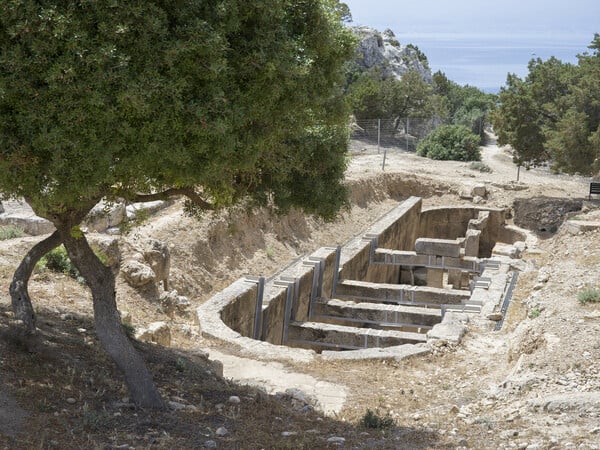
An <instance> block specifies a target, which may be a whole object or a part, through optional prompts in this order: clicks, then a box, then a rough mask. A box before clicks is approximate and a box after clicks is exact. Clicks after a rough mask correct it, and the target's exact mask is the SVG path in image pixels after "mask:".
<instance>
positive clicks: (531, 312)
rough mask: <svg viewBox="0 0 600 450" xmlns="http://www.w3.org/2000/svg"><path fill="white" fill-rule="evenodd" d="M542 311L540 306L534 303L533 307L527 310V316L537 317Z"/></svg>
mask: <svg viewBox="0 0 600 450" xmlns="http://www.w3.org/2000/svg"><path fill="white" fill-rule="evenodd" d="M541 313H542V309H541V308H540V305H536V306H534V307H533V308H531V310H529V314H528V316H529V318H530V319H537V318H538V317H540V314H541Z"/></svg>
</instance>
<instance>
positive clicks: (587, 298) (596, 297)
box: [577, 287, 600, 305]
mask: <svg viewBox="0 0 600 450" xmlns="http://www.w3.org/2000/svg"><path fill="white" fill-rule="evenodd" d="M577 300H579V303H581V304H582V305H585V304H587V303H600V289H596V288H592V287H588V288H585V289H584V290H583V291H581V292H580V293H579V294H577Z"/></svg>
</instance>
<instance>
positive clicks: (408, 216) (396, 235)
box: [198, 197, 523, 345]
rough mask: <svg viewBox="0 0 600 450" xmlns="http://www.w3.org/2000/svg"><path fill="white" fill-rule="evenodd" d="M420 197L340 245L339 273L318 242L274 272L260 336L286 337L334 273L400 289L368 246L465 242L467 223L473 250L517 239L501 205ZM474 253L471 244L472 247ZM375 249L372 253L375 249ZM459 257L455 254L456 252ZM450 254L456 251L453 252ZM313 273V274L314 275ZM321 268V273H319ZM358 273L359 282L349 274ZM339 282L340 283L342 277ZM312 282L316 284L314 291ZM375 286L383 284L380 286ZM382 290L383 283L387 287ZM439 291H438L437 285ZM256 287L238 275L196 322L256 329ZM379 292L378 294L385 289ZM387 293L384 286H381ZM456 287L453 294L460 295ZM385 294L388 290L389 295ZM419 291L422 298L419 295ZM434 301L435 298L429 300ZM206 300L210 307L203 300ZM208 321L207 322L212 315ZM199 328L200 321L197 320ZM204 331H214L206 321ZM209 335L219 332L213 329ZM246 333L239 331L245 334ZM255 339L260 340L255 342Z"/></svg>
mask: <svg viewBox="0 0 600 450" xmlns="http://www.w3.org/2000/svg"><path fill="white" fill-rule="evenodd" d="M421 207H422V200H421V199H420V198H418V197H411V198H409V199H408V200H406V201H404V202H403V203H402V204H400V205H399V206H397V207H396V208H394V209H393V210H392V211H390V212H389V213H388V214H386V215H385V216H384V217H382V218H381V219H380V220H378V221H377V222H376V223H375V224H373V225H372V226H371V227H370V228H369V229H368V230H366V231H365V233H364V234H363V235H362V236H360V237H357V238H355V239H352V240H351V241H349V242H348V243H347V244H346V245H344V246H343V247H342V248H341V251H340V265H339V272H338V275H339V276H338V277H337V278H336V277H335V276H334V271H335V269H336V264H335V263H336V257H337V252H336V249H334V248H331V247H324V248H321V249H319V250H317V251H316V252H314V253H313V254H311V255H310V256H308V257H306V258H303V259H300V260H297V261H295V262H294V263H293V264H292V265H290V266H289V267H287V268H286V269H284V270H283V271H282V272H280V273H278V274H277V275H276V276H274V277H273V278H272V279H270V280H268V281H267V282H266V283H265V290H264V298H263V304H262V311H261V313H262V317H261V320H262V323H261V327H260V339H261V340H262V341H264V342H262V344H265V345H266V343H270V344H276V345H281V344H285V342H284V341H285V330H286V324H287V326H288V330H289V324H290V321H298V322H308V321H310V320H311V315H310V304H311V299H314V300H318V299H329V298H332V297H333V294H332V291H334V289H333V287H334V285H333V283H334V280H336V279H337V280H339V282H340V283H341V284H338V285H337V286H336V288H339V289H340V292H341V291H343V289H344V288H345V287H347V285H348V282H350V283H355V284H356V283H357V282H358V283H359V284H360V283H390V287H389V289H391V290H394V289H396V290H398V286H394V284H395V283H398V282H399V270H400V268H401V266H398V265H396V266H394V265H384V264H371V256H372V252H373V253H374V252H375V250H376V249H377V248H381V249H386V250H389V251H388V253H390V251H392V252H391V253H393V251H394V250H396V251H406V252H412V251H413V250H414V249H415V242H416V241H417V238H429V239H444V240H449V241H450V240H456V241H457V243H456V244H455V245H456V246H457V248H458V246H459V245H460V244H459V243H458V242H459V241H460V242H462V241H466V238H465V236H466V235H467V234H468V233H467V230H468V229H469V230H470V231H473V232H475V233H479V255H478V256H479V257H488V256H490V254H491V249H492V248H493V246H494V245H495V243H496V242H507V243H513V242H515V241H516V240H523V235H522V233H521V232H519V231H518V230H516V229H513V228H511V227H506V226H505V225H504V220H505V217H506V214H505V211H504V210H501V209H490V208H476V207H467V208H462V207H461V208H430V209H427V210H424V211H421ZM474 252H476V250H474ZM373 256H374V255H373ZM462 257H463V256H462V255H460V256H459V258H462ZM455 259H456V258H455ZM315 272H316V274H315ZM321 273H322V275H321ZM352 280H357V281H352ZM344 283H345V284H344ZM313 287H316V289H317V290H316V291H315V292H313ZM404 288H407V289H409V290H410V292H409V293H406V295H409V294H410V296H411V298H412V297H415V299H413V300H414V301H417V300H419V299H417V298H416V296H425V297H426V299H428V300H427V301H429V302H431V301H432V298H433V297H432V295H433V293H435V292H437V291H435V292H434V291H432V289H433V288H417V287H406V286H405V287H404ZM379 289H380V291H381V292H384V291H385V290H381V287H380V288H379ZM389 289H388V290H389ZM288 290H289V291H290V293H291V295H292V298H293V303H292V304H291V305H290V307H291V309H290V313H289V316H288V317H287V318H286V302H287V299H288ZM442 291H443V292H442ZM257 292H258V287H257V284H256V283H253V282H249V281H248V280H246V281H244V279H241V280H238V281H237V282H235V283H234V284H233V285H232V286H231V287H230V288H228V289H226V290H225V291H223V292H221V293H219V294H218V295H217V296H215V297H213V298H212V299H210V300H209V301H208V302H207V303H206V304H205V305H202V306H201V307H200V308H199V310H198V318H199V321H200V322H202V321H203V320H204V317H203V316H201V315H202V314H204V313H205V312H207V311H208V312H212V313H213V314H214V311H218V312H219V318H218V319H214V318H213V319H210V320H209V321H208V322H209V324H210V323H212V322H215V323H216V322H220V323H222V325H223V326H225V327H228V331H227V333H225V334H226V335H227V336H229V335H231V334H232V333H233V335H234V336H237V337H236V339H241V338H244V337H252V336H254V332H255V330H254V326H255V310H256V298H257V297H256V296H257ZM386 292H387V291H385V292H384V293H386ZM440 293H443V294H444V298H443V299H440V300H439V301H440V302H442V303H452V302H449V300H448V298H446V294H447V292H446V291H445V290H441V291H440ZM457 293H458V294H460V295H459V297H457V299H456V301H458V302H461V301H464V300H465V298H468V296H469V293H468V291H457ZM387 294H389V292H388V293H387ZM458 294H457V295H458ZM390 295H391V294H390ZM425 297H424V300H423V301H425ZM434 303H435V302H434ZM209 305H212V306H209ZM211 320H212V322H211ZM202 328H203V330H204V329H205V327H202ZM210 330H213V328H212V325H210ZM207 334H211V335H213V336H215V337H221V336H217V335H216V334H215V333H214V331H210V332H208V331H207ZM244 339H245V338H244ZM255 342H257V343H258V341H255Z"/></svg>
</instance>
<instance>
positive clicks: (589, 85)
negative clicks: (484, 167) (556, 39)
mask: <svg viewBox="0 0 600 450" xmlns="http://www.w3.org/2000/svg"><path fill="white" fill-rule="evenodd" d="M598 42H600V35H598V34H596V35H595V36H594V40H593V41H592V44H591V45H590V46H589V48H590V49H592V50H593V51H594V52H593V54H591V55H590V54H588V53H585V54H583V55H579V56H578V59H579V62H578V64H577V65H572V64H565V63H562V62H561V61H560V60H558V59H556V58H554V57H552V58H550V59H548V60H547V61H542V60H541V59H539V58H538V59H533V60H531V61H530V63H529V73H528V75H527V76H526V77H525V79H523V80H522V79H520V78H518V77H517V76H515V75H509V76H508V78H507V86H506V87H505V88H502V89H501V92H500V95H499V100H500V104H499V106H498V108H497V110H496V111H495V112H494V119H493V120H494V128H495V130H496V132H497V134H498V142H499V144H501V145H504V144H509V145H511V146H512V147H513V148H514V149H515V151H516V154H517V157H516V161H515V162H517V163H518V164H523V163H526V162H537V161H542V160H551V161H552V163H553V167H554V169H555V170H556V171H565V172H567V173H575V172H579V173H582V174H586V175H591V174H594V173H597V172H598V171H600V131H599V130H600V48H599V47H598Z"/></svg>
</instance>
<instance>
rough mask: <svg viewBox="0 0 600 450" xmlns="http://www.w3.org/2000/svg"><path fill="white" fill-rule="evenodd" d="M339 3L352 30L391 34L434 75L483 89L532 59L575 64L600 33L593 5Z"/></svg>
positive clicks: (575, 1)
mask: <svg viewBox="0 0 600 450" xmlns="http://www.w3.org/2000/svg"><path fill="white" fill-rule="evenodd" d="M343 1H344V2H345V3H346V4H348V6H349V7H350V11H351V12H352V16H353V22H352V23H350V25H367V26H370V27H373V28H376V29H377V30H379V31H383V30H385V29H386V28H389V29H391V30H392V31H393V32H394V33H395V34H396V38H397V39H398V41H400V43H401V44H403V45H406V44H409V43H410V44H414V45H416V46H418V47H419V49H421V51H423V53H425V55H426V56H427V58H428V60H429V64H430V66H431V69H432V72H436V71H438V70H441V71H442V72H444V73H445V74H446V76H447V77H448V78H449V79H451V80H452V81H455V82H457V83H459V84H462V85H464V84H469V85H471V86H477V87H478V88H480V89H484V90H486V91H497V90H498V89H499V88H500V86H503V85H504V84H505V82H506V75H507V74H508V73H516V74H517V75H519V76H521V77H524V76H525V75H526V74H527V64H528V62H529V61H530V60H531V59H532V58H537V57H539V58H542V59H543V60H546V59H548V58H550V57H551V56H555V57H556V58H558V59H560V60H561V61H563V62H570V63H577V54H581V53H584V52H586V51H588V48H587V46H588V45H589V44H590V42H591V41H592V39H593V37H594V33H596V32H600V21H599V18H600V2H598V1H597V0H593V1H592V0H571V1H570V2H569V3H568V4H563V3H557V2H548V1H541V0H529V1H528V2H522V1H521V2H518V1H517V0H504V1H503V2H502V3H493V4H485V5H482V4H481V2H476V1H474V0H455V1H454V2H447V1H445V0H420V1H419V2H415V3H411V4H406V5H403V4H401V3H398V2H397V1H393V0H369V1H365V0H347V1H346V0H343Z"/></svg>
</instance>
